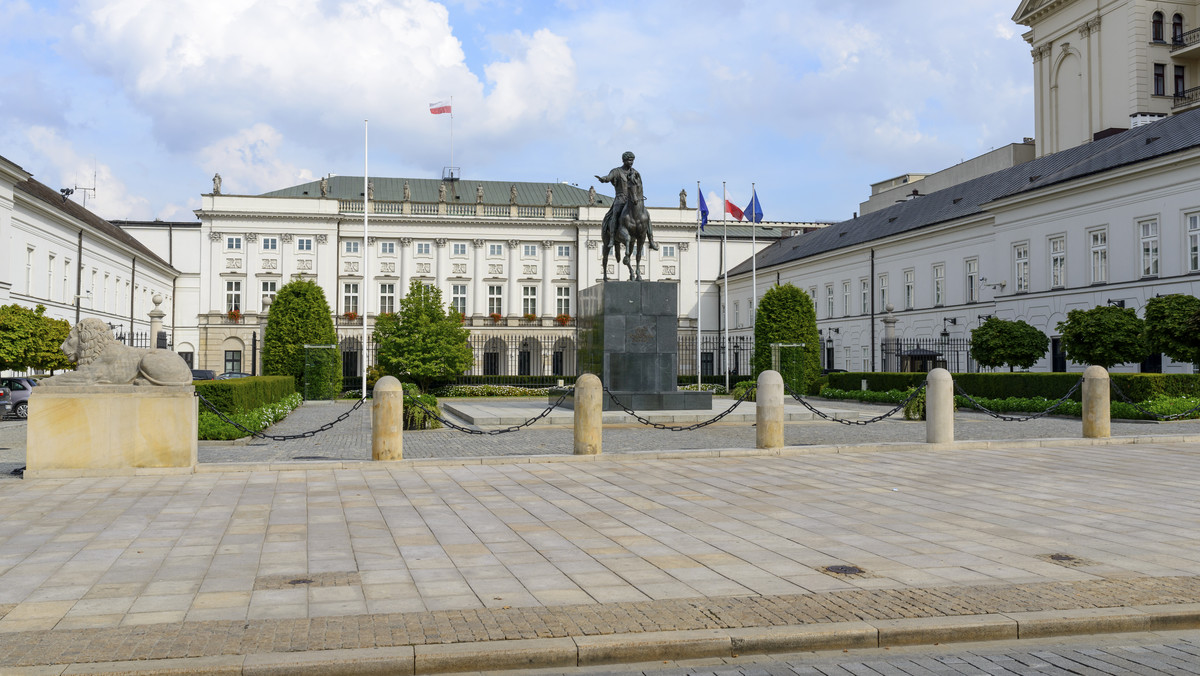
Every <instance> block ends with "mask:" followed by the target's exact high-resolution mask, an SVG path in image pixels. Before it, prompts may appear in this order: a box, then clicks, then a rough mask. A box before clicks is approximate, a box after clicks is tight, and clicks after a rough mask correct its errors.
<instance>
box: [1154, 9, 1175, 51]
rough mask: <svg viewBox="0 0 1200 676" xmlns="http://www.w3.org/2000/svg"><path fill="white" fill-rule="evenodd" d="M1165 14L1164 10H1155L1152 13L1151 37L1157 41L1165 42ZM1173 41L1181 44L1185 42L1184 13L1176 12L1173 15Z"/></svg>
mask: <svg viewBox="0 0 1200 676" xmlns="http://www.w3.org/2000/svg"><path fill="white" fill-rule="evenodd" d="M1164 19H1165V16H1164V15H1163V13H1162V12H1155V13H1154V14H1152V15H1150V39H1151V40H1153V41H1155V42H1165V41H1166V40H1164V33H1163V20H1164ZM1171 42H1172V43H1173V44H1176V45H1179V44H1183V15H1182V14H1179V13H1176V14H1175V16H1173V17H1171Z"/></svg>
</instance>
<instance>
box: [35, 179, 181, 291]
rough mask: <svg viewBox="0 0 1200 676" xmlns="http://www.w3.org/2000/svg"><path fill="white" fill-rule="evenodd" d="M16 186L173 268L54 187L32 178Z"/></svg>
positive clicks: (128, 235) (120, 230)
mask: <svg viewBox="0 0 1200 676" xmlns="http://www.w3.org/2000/svg"><path fill="white" fill-rule="evenodd" d="M15 188H16V189H17V190H20V191H21V192H23V193H26V194H28V195H29V196H30V197H33V198H34V199H37V200H40V201H42V202H44V203H46V204H47V205H49V206H50V207H51V208H53V209H55V210H57V211H60V212H62V213H64V214H66V215H67V216H70V217H71V218H74V219H76V220H79V221H82V222H84V223H86V224H88V225H89V226H91V227H92V228H93V229H95V230H97V231H98V232H100V233H103V234H104V235H106V236H108V237H111V238H113V239H115V240H117V241H118V242H120V243H122V244H124V245H125V246H127V247H129V248H130V249H133V250H134V251H136V252H137V253H138V255H139V256H140V257H142V258H145V259H147V260H150V261H153V262H155V263H158V264H159V265H162V266H165V267H167V268H171V265H170V264H168V263H167V262H166V261H164V260H163V259H161V258H159V257H158V255H157V254H155V253H154V252H153V251H151V250H150V249H148V248H146V245H144V244H142V243H141V242H139V241H138V240H137V239H135V238H134V237H133V236H132V235H130V234H129V233H127V232H125V231H124V230H122V229H120V228H118V227H117V226H115V225H113V224H112V223H109V222H108V221H106V220H104V219H103V218H100V217H99V216H97V215H96V214H93V213H92V212H90V211H88V210H87V209H85V208H83V205H81V204H79V203H78V202H73V201H71V200H69V199H67V198H66V197H63V196H62V194H61V193H59V192H58V191H57V190H55V189H54V188H51V187H50V186H48V185H46V184H44V183H42V182H40V181H36V180H34V179H32V178H31V179H29V180H28V181H22V182H21V183H17V184H16V186H15ZM85 237H86V235H85ZM172 269H173V268H172Z"/></svg>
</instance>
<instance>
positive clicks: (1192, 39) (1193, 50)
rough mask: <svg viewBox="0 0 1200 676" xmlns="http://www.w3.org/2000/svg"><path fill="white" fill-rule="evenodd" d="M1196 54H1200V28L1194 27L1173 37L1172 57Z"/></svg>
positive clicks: (1190, 56)
mask: <svg viewBox="0 0 1200 676" xmlns="http://www.w3.org/2000/svg"><path fill="white" fill-rule="evenodd" d="M1196 56H1200V28H1193V29H1192V30H1190V31H1188V32H1186V33H1183V34H1182V35H1178V36H1175V37H1173V38H1172V39H1171V58H1194V57H1196Z"/></svg>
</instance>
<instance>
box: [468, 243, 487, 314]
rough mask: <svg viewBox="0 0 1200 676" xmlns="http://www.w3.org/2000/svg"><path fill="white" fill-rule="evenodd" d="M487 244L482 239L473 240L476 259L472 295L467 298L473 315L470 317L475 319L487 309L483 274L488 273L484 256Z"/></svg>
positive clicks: (472, 279) (472, 244)
mask: <svg viewBox="0 0 1200 676" xmlns="http://www.w3.org/2000/svg"><path fill="white" fill-rule="evenodd" d="M485 244H486V243H485V242H484V240H482V239H473V240H471V250H472V251H471V255H472V256H473V257H474V259H473V260H472V261H471V264H472V270H473V272H472V273H471V295H470V296H469V297H468V298H467V310H468V311H469V312H470V313H471V315H470V316H472V317H475V316H479V315H482V314H483V312H484V310H485V309H487V299H486V298H485V297H484V296H485V293H484V291H485V290H486V289H485V288H484V284H483V274H484V272H486V271H487V268H486V267H484V265H486V262H485V259H486V258H487V256H486V255H484V245H485Z"/></svg>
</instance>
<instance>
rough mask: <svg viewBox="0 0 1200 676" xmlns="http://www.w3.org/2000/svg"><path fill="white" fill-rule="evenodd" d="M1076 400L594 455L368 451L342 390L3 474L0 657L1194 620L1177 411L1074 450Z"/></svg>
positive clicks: (586, 642)
mask: <svg viewBox="0 0 1200 676" xmlns="http://www.w3.org/2000/svg"><path fill="white" fill-rule="evenodd" d="M345 406H346V405H345V404H325V405H306V406H305V407H302V409H300V410H299V411H298V412H297V413H295V414H293V416H292V417H290V418H289V420H287V421H285V422H284V423H282V424H281V425H277V426H276V429H272V430H271V431H272V432H274V433H286V432H288V431H301V430H302V429H311V428H312V427H315V426H317V425H319V424H320V423H321V422H325V421H327V420H329V419H332V418H334V417H336V416H337V414H338V413H340V411H342V410H344V408H345ZM543 406H544V405H543ZM837 406H838V407H840V408H845V406H844V405H842V404H837ZM875 410H876V409H873V408H871V407H861V414H862V415H864V416H869V415H872V414H873V412H874V411H875ZM789 411H790V409H789ZM314 422H315V423H316V425H314V424H312V423H314ZM1079 425H1080V423H1079V421H1078V420H1077V419H1076V420H1070V419H1058V418H1055V419H1049V420H1041V421H1036V422H1030V423H1000V422H989V421H988V420H986V419H984V418H983V417H982V416H979V415H978V414H972V413H961V412H960V413H959V414H958V417H957V431H958V438H959V439H964V440H965V439H974V440H981V439H989V438H990V439H1005V438H1008V439H1034V440H1037V439H1051V438H1055V437H1064V438H1066V439H1064V440H1063V441H1061V442H1054V441H1040V442H1038V441H1034V442H1029V441H1025V442H1022V441H1012V442H1004V443H993V444H984V443H979V442H978V441H976V442H975V443H972V442H969V441H964V442H962V443H956V444H954V445H951V446H949V447H940V448H937V449H931V448H929V447H927V446H924V445H922V444H920V443H900V442H919V441H920V440H921V439H923V435H924V426H923V424H921V423H909V422H902V421H887V422H883V423H878V424H874V425H868V426H853V427H846V426H842V425H836V424H834V423H829V422H822V421H797V422H792V423H789V424H788V425H787V426H786V428H787V429H786V438H787V441H788V443H789V444H796V447H795V448H790V449H785V452H784V453H782V454H777V453H771V454H767V455H760V454H756V453H754V452H746V451H729V452H728V453H726V454H725V455H722V454H719V453H714V452H712V450H711V449H739V448H740V449H746V448H747V447H749V446H752V445H753V434H754V431H753V428H751V427H749V424H748V423H745V422H741V423H730V424H728V425H727V424H718V425H713V426H710V427H707V428H704V429H703V430H699V431H695V432H669V431H656V430H650V429H646V428H643V427H640V426H635V425H629V424H623V423H618V424H615V425H613V426H610V427H606V428H605V432H604V434H605V436H604V445H605V446H604V448H605V454H604V455H602V456H600V457H599V458H595V457H573V456H566V455H561V456H559V457H537V456H547V455H550V454H562V453H564V452H565V449H569V448H570V428H569V427H566V426H564V425H561V424H555V425H549V426H546V427H544V428H542V429H538V428H534V429H529V430H523V431H520V432H516V433H513V434H506V435H497V436H477V435H465V434H462V433H458V432H452V431H445V430H442V431H435V432H420V433H408V434H406V435H405V456H406V458H421V459H420V460H406V461H402V462H400V463H395V464H388V465H383V464H372V463H370V462H361V461H360V460H361V459H363V458H368V457H369V446H367V440H368V430H369V417H368V415H367V413H366V412H365V409H363V410H360V412H357V413H355V414H354V416H352V417H351V418H350V419H348V420H346V421H345V422H344V423H342V425H339V426H338V427H336V428H334V430H333V431H331V432H329V433H326V435H323V436H318V437H315V438H313V439H309V440H301V441H293V442H264V443H265V445H257V444H258V443H259V442H253V443H251V444H205V445H203V446H202V447H201V461H202V465H201V467H200V468H199V470H198V471H197V472H196V473H194V474H186V475H153V476H123V477H92V478H64V479H36V480H34V479H31V480H26V481H20V480H16V479H9V480H4V481H0V673H6V674H7V673H21V672H17V671H15V669H17V668H18V667H47V668H48V670H40V671H37V672H36V673H62V671H63V669H66V667H67V665H68V664H71V663H110V662H120V661H122V660H143V662H141V663H140V666H142V667H145V666H147V665H172V664H173V665H180V666H181V668H192V669H196V670H198V672H204V670H210V671H213V672H215V671H220V670H221V669H225V670H227V672H228V673H250V672H251V671H253V669H251V666H252V664H258V665H259V666H263V665H270V664H275V665H279V664H289V662H288V660H299V661H303V660H319V659H325V660H330V661H335V662H340V663H343V664H360V663H363V661H364V660H365V661H371V660H375V661H376V662H378V663H387V664H391V665H393V666H395V665H401V666H399V667H397V668H399V669H400V670H401V671H402V672H403V671H404V670H406V669H407V670H408V671H412V670H416V671H418V672H429V671H433V670H437V669H445V668H446V667H447V666H453V667H455V668H457V669H465V668H472V669H478V668H480V666H472V665H490V667H491V668H498V667H500V666H505V665H508V666H517V665H522V664H524V665H535V666H545V667H560V666H571V665H574V664H580V663H595V662H603V661H606V660H607V661H611V660H613V659H615V660H618V661H627V662H635V661H639V660H638V659H637V658H638V657H639V656H641V657H645V656H646V655H671V656H675V657H679V656H689V655H690V656H696V657H702V656H711V655H715V654H719V653H720V651H721V650H725V652H726V653H729V652H730V651H731V650H732V651H733V652H737V651H739V650H740V651H741V652H744V653H750V652H755V651H756V650H757V651H766V650H767V649H772V650H780V649H781V647H782V646H793V648H794V649H798V648H795V646H797V645H801V646H814V647H815V646H825V647H833V646H840V647H847V648H852V647H864V646H869V645H885V644H888V643H889V642H895V644H896V645H899V644H901V643H903V642H905V641H908V642H912V641H913V640H916V641H917V642H928V643H933V642H937V641H939V640H940V641H941V642H945V641H947V640H955V639H959V640H961V639H963V638H968V637H975V638H1016V636H1017V632H1018V627H1019V628H1020V633H1021V635H1022V636H1035V635H1038V634H1039V632H1041V633H1042V635H1054V634H1055V632H1058V633H1073V632H1079V631H1088V632H1097V631H1115V630H1131V629H1138V630H1154V629H1167V628H1174V627H1180V626H1195V625H1196V623H1197V622H1200V546H1197V545H1198V544H1200V542H1198V540H1200V507H1198V506H1197V502H1196V500H1195V494H1196V489H1197V485H1198V483H1200V481H1198V480H1200V454H1198V453H1197V452H1196V449H1197V448H1198V446H1197V445H1196V443H1195V440H1194V439H1193V438H1192V435H1193V434H1196V433H1200V428H1197V427H1196V426H1195V423H1176V424H1163V425H1148V424H1139V423H1116V424H1114V429H1113V432H1114V434H1115V435H1119V434H1125V435H1131V436H1130V437H1129V440H1131V441H1132V440H1134V438H1133V436H1132V435H1139V436H1138V437H1137V439H1136V441H1138V442H1140V443H1108V444H1100V445H1092V444H1085V443H1083V442H1081V441H1080V440H1079V439H1078V436H1079ZM19 431H20V427H19V425H17V424H13V423H7V422H6V423H4V424H3V425H2V426H0V448H6V449H8V450H4V451H0V453H5V454H8V455H0V461H4V462H6V463H9V465H11V464H12V463H13V462H16V461H17V459H16V458H15V457H14V456H13V455H12V454H13V453H14V451H13V449H14V448H16V447H21V449H22V455H23V445H22V444H19V443H18V442H20V441H21V439H20V438H19V437H20V434H19ZM1152 435H1161V436H1157V437H1155V436H1152ZM1195 439H1200V436H1197V437H1196V438H1195ZM1118 441H1119V440H1118ZM885 442H895V443H893V445H891V446H887V445H883V446H881V445H880V444H881V443H885ZM829 443H834V444H838V445H839V446H837V447H829V446H825V447H818V446H815V444H829ZM854 444H865V445H864V446H860V447H855V446H854ZM1039 444H1040V445H1039ZM805 445H814V446H812V447H811V448H809V447H806V446H805ZM689 448H691V449H708V450H696V451H692V452H689V451H687V450H686V449H689ZM672 450H674V451H678V452H675V453H660V452H655V451H672ZM834 451H836V452H834ZM297 456H302V457H303V456H308V457H321V458H329V459H333V460H334V461H322V460H310V461H297V462H286V461H288V460H289V459H290V458H294V457H297ZM501 456H506V457H501ZM456 457H457V458H461V459H455V458H456ZM270 463H274V465H275V468H274V469H271V468H270V467H271V464H270ZM828 566H853V567H856V568H858V569H859V570H860V571H861V572H850V573H848V574H839V573H835V572H830V571H829V570H827V567H828ZM772 632H774V633H772ZM814 632H816V633H814ZM821 632H824V633H821ZM772 637H774V638H772ZM805 637H807V638H805ZM906 637H907V638H906ZM914 637H915V638H914ZM772 641H775V642H774V643H772ZM806 641H807V642H806ZM839 641H840V643H839ZM809 649H811V648H809ZM655 650H657V651H659V652H654V651H655ZM322 651H324V652H322ZM329 651H342V652H329ZM639 651H642V652H639ZM647 651H649V652H647ZM664 651H665V652H664ZM672 651H673V652H672ZM714 651H715V652H714ZM654 659H657V657H655V658H654ZM664 659H666V658H664ZM144 660H181V661H180V662H145V661H144ZM189 660H191V661H189ZM255 660H258V661H257V662H255ZM403 665H407V666H406V667H405V666H403ZM293 666H295V665H293ZM120 668H124V667H120ZM280 668H283V667H280ZM112 670H113V671H116V670H119V669H118V665H113V666H112ZM284 670H285V671H286V669H284ZM101 671H103V669H101ZM29 673H35V672H32V671H31V672H29Z"/></svg>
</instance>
